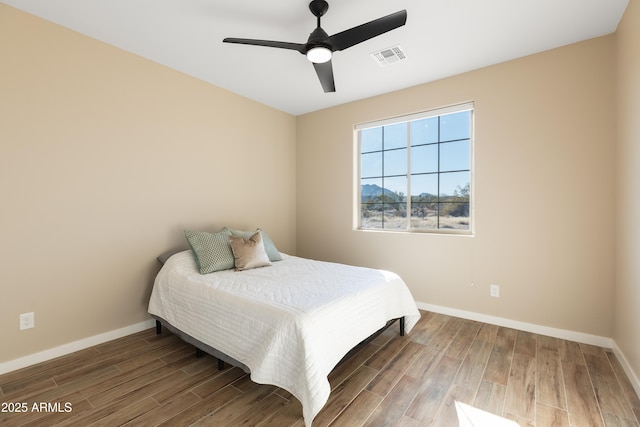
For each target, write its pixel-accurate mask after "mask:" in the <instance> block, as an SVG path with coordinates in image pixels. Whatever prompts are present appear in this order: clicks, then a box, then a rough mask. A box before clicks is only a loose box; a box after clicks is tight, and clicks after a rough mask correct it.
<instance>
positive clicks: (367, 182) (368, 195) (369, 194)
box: [360, 178, 382, 203]
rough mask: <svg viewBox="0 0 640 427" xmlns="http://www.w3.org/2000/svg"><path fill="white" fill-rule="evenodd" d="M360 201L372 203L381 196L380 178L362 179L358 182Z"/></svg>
mask: <svg viewBox="0 0 640 427" xmlns="http://www.w3.org/2000/svg"><path fill="white" fill-rule="evenodd" d="M360 183H361V184H360V201H361V202H362V203H367V202H372V201H374V200H378V199H380V196H382V178H375V179H363V180H361V181H360Z"/></svg>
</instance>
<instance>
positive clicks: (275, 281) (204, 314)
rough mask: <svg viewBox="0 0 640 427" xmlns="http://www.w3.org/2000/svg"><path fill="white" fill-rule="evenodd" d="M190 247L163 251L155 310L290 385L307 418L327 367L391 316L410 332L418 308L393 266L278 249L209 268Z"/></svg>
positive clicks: (324, 386) (165, 321)
mask: <svg viewBox="0 0 640 427" xmlns="http://www.w3.org/2000/svg"><path fill="white" fill-rule="evenodd" d="M192 249H193V248H192ZM192 252H193V251H192V250H186V251H182V252H179V253H176V254H174V255H173V256H171V257H170V258H169V259H167V260H166V262H165V263H164V265H163V267H162V268H161V270H160V272H159V273H158V275H157V277H156V279H155V282H154V286H153V291H152V294H151V298H150V301H149V313H150V314H151V315H152V316H153V317H154V318H155V319H156V320H157V321H159V322H161V323H162V325H165V326H167V327H168V328H169V329H170V330H172V331H173V332H175V333H177V334H178V335H179V336H181V337H182V338H183V339H185V340H186V341H188V342H190V343H192V344H194V345H195V346H196V347H197V348H200V349H202V350H204V351H206V352H208V353H210V354H212V355H213V356H215V357H217V358H218V359H219V360H224V361H226V362H229V363H231V364H233V365H236V366H239V367H240V368H242V369H244V370H245V371H247V372H249V373H250V375H251V379H252V380H253V381H255V382H257V383H264V384H273V385H276V386H278V387H281V388H283V389H285V390H287V391H289V392H290V393H291V394H292V395H293V396H295V397H296V398H297V399H298V400H299V401H300V402H301V403H302V407H303V417H304V420H305V425H306V426H310V425H311V423H312V420H313V418H314V417H315V416H316V414H317V413H318V412H319V411H320V410H321V409H322V407H323V406H324V405H325V403H326V402H327V400H328V398H329V394H330V385H329V381H328V379H327V376H328V375H329V373H330V372H331V370H332V369H333V368H334V367H335V366H336V364H337V363H338V362H339V361H340V360H341V359H342V358H343V357H344V356H345V355H346V354H347V353H348V352H349V351H350V350H351V349H352V348H353V347H354V346H356V345H357V344H358V343H360V342H362V341H363V340H365V339H366V338H367V337H369V336H371V335H372V334H373V333H375V332H376V331H378V330H380V329H381V328H383V327H384V326H385V325H386V324H388V322H389V321H391V320H393V319H402V320H403V322H402V325H403V328H404V330H405V331H406V332H409V331H411V329H412V328H413V326H414V325H415V324H416V322H417V321H418V319H419V318H420V313H419V311H418V309H417V306H416V303H415V301H414V300H413V297H412V296H411V293H410V292H409V289H408V288H407V286H406V285H405V283H404V282H403V281H402V280H401V279H400V277H399V276H398V275H396V274H394V273H391V272H388V271H383V270H375V269H369V268H362V267H354V266H347V265H343V264H336V263H330V262H322V261H315V260H309V259H304V258H300V257H295V256H289V255H286V254H278V255H279V258H280V259H279V260H278V261H277V262H273V263H270V265H269V266H266V267H262V268H251V269H246V270H242V271H237V270H236V269H223V270H220V271H215V272H212V273H209V274H202V273H201V271H200V269H199V267H200V266H199V264H198V260H197V257H195V256H194V254H193V253H192ZM194 258H195V259H194Z"/></svg>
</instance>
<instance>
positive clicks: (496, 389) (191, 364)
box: [0, 312, 640, 427]
mask: <svg viewBox="0 0 640 427" xmlns="http://www.w3.org/2000/svg"><path fill="white" fill-rule="evenodd" d="M329 380H330V383H331V387H332V392H331V396H330V398H329V401H328V403H327V404H326V406H325V407H324V408H323V409H322V411H321V412H320V413H319V414H318V416H317V417H316V418H315V420H314V423H313V426H314V427H320V426H332V427H338V426H349V427H353V426H385V427H386V426H402V427H416V426H447V427H449V426H457V425H458V421H457V415H456V412H455V406H454V402H455V401H459V402H462V403H466V404H469V405H472V406H474V407H476V408H479V409H482V410H485V411H488V412H491V413H494V414H496V415H500V416H502V417H505V418H508V419H510V420H513V421H516V422H517V423H519V424H520V425H521V426H522V427H529V426H538V427H552V426H567V427H584V426H603V427H611V426H619V427H622V426H625V427H630V426H635V427H639V423H638V421H639V420H640V399H638V396H637V395H636V394H635V392H634V390H633V387H632V385H631V383H630V382H629V380H628V379H627V377H626V376H625V374H624V371H623V369H622V367H621V365H620V364H619V362H618V361H617V360H616V358H615V356H614V354H613V352H612V351H610V350H607V349H604V348H599V347H594V346H590V345H584V344H578V343H575V342H570V341H564V340H560V339H556V338H550V337H546V336H542V335H535V334H532V333H528V332H523V331H517V330H513V329H508V328H503V327H498V326H493V325H488V324H483V323H479V322H474V321H469V320H463V319H459V318H455V317H450V316H446V315H441V314H435V313H431V312H422V318H421V320H420V322H419V323H418V324H417V325H416V327H415V328H414V329H413V331H412V332H411V333H410V334H408V335H407V336H405V337H400V336H399V334H398V328H397V326H395V325H394V327H392V328H391V329H389V330H387V331H385V332H384V333H383V334H381V335H379V336H378V337H377V338H376V339H374V340H373V341H371V342H370V343H368V344H366V345H365V346H364V347H363V348H361V349H360V350H359V351H357V352H355V353H354V354H353V355H352V356H351V357H350V358H349V359H348V360H346V361H345V362H344V363H342V364H340V365H338V366H337V367H336V368H335V369H334V370H333V372H332V373H331V375H330V376H329ZM0 403H1V404H2V408H0V409H1V410H2V412H0V426H53V425H59V426H88V425H95V426H119V425H126V426H172V427H173V426H216V427H217V426H263V427H287V426H295V427H302V426H304V422H303V420H302V408H301V405H300V403H299V402H298V401H297V400H296V399H295V398H293V397H292V396H291V395H290V394H289V393H288V392H286V391H284V390H282V389H279V388H277V387H274V386H270V385H260V384H256V383H254V382H252V381H251V380H250V378H249V377H248V375H246V374H245V373H244V372H243V371H242V370H240V369H238V368H233V367H228V368H227V369H225V370H223V371H219V370H218V369H217V362H216V360H215V359H213V358H212V357H210V356H204V357H201V358H196V356H195V350H194V348H193V347H192V346H190V345H188V344H186V343H184V342H182V341H181V340H180V339H178V338H177V337H175V336H174V335H172V334H171V333H170V332H168V331H166V329H165V331H164V332H163V333H162V334H161V335H156V334H155V331H154V330H153V329H150V330H148V331H144V332H141V333H138V334H135V335H131V336H128V337H124V338H121V339H118V340H115V341H111V342H108V343H105V344H102V345H98V346H95V347H92V348H89V349H86V350H82V351H79V352H77V353H74V354H71V355H68V356H64V357H61V358H58V359H55V360H52V361H48V362H45V363H41V364H38V365H35V366H31V367H28V368H25V369H22V370H19V371H15V372H11V373H8V374H5V375H2V376H0ZM34 404H35V405H36V406H34ZM20 409H24V412H15V411H16V410H20Z"/></svg>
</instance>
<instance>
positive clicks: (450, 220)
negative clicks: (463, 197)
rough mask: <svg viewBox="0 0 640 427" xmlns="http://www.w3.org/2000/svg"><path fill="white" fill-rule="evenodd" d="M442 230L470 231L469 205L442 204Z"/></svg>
mask: <svg viewBox="0 0 640 427" xmlns="http://www.w3.org/2000/svg"><path fill="white" fill-rule="evenodd" d="M440 228H452V229H456V230H468V229H469V203H440Z"/></svg>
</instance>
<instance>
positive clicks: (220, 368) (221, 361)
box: [218, 359, 224, 371]
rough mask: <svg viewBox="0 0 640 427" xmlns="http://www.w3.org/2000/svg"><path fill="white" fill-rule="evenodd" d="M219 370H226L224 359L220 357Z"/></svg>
mask: <svg viewBox="0 0 640 427" xmlns="http://www.w3.org/2000/svg"><path fill="white" fill-rule="evenodd" d="M218 371H224V360H220V359H218Z"/></svg>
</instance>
